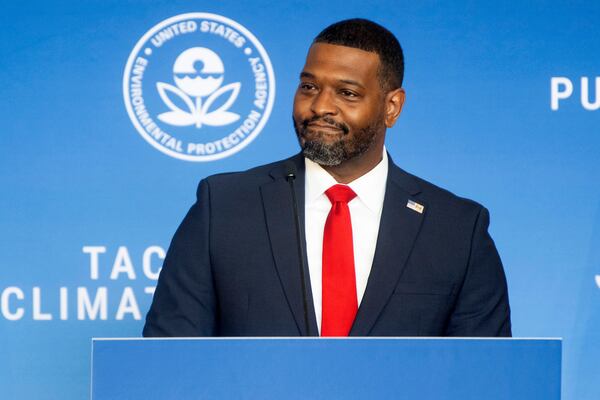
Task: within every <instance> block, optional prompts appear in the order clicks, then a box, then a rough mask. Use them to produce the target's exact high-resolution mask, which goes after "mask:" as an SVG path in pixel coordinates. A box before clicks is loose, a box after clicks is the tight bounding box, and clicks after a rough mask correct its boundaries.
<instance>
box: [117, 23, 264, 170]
mask: <svg viewBox="0 0 600 400" xmlns="http://www.w3.org/2000/svg"><path fill="white" fill-rule="evenodd" d="M123 97H124V99H125V107H126V108H127V113H128V114H129V118H131V121H132V122H133V125H134V126H135V128H136V129H137V131H138V132H139V134H140V135H142V137H143V138H144V139H146V141H147V142H148V143H150V144H151V145H152V146H154V147H155V148H156V149H158V150H160V151H162V152H163V153H165V154H168V155H170V156H172V157H175V158H179V159H181V160H187V161H212V160H218V159H220V158H224V157H227V156H230V155H232V154H234V153H236V152H238V151H240V150H241V149H243V148H244V147H246V146H247V145H248V144H249V143H250V142H251V141H252V140H253V139H254V138H255V137H256V136H258V134H259V133H260V131H261V130H262V128H263V127H264V126H265V124H266V123H267V120H268V119H269V115H270V114H271V109H272V108H273V102H274V100H275V75H274V73H273V66H272V65H271V61H270V60H269V56H268V55H267V52H266V51H265V49H264V48H263V46H262V45H261V44H260V42H259V41H258V39H256V37H255V36H254V35H253V34H252V33H250V31H248V30H247V29H246V28H244V27H243V26H242V25H240V24H238V23H237V22H235V21H232V20H231V19H229V18H226V17H223V16H220V15H216V14H208V13H188V14H181V15H177V16H175V17H172V18H169V19H167V20H165V21H162V22H161V23H159V24H158V25H156V26H154V27H153V28H152V29H150V30H149V31H148V32H146V34H144V36H142V38H141V39H140V40H139V41H138V42H137V44H136V45H135V47H134V48H133V51H132V52H131V54H130V55H129V58H128V60H127V65H126V66H125V73H124V75H123Z"/></svg>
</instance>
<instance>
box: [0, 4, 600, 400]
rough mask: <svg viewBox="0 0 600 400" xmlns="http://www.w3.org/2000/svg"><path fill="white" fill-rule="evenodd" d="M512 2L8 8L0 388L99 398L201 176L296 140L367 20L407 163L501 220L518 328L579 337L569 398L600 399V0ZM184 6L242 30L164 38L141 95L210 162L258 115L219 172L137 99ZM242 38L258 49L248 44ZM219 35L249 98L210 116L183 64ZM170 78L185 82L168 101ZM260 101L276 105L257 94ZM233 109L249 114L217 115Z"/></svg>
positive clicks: (569, 346) (0, 62) (567, 349)
mask: <svg viewBox="0 0 600 400" xmlns="http://www.w3.org/2000/svg"><path fill="white" fill-rule="evenodd" d="M496 3H498V2H496ZM496 3H494V4H493V5H483V3H479V2H470V1H465V2H456V1H453V2H428V1H425V2H414V1H410V2H409V1H401V2H396V1H388V2H383V1H381V2H374V3H373V2H371V3H369V4H367V3H365V4H361V3H359V2H356V1H349V0H344V1H337V0H332V1H329V2H317V1H312V0H304V1H288V2H272V1H266V0H261V1H254V2H239V1H220V2H211V3H206V2H183V1H157V2H152V3H150V2H148V3H145V2H140V1H122V0H121V1H106V0H104V1H89V2H76V1H71V2H42V1H35V0H32V1H29V2H28V3H27V4H26V7H25V5H24V4H16V3H15V4H3V5H2V11H1V12H0V37H2V40H1V41H0V55H1V56H0V76H1V77H2V78H1V84H0V99H1V101H0V126H1V129H2V133H1V138H2V140H1V142H0V188H1V189H0V224H1V230H0V252H1V254H2V258H1V261H0V338H1V340H0V398H19V399H55V398H61V399H81V398H85V397H87V396H88V393H89V367H90V359H89V357H90V355H89V354H90V338H91V337H93V336H94V337H101V336H119V337H123V336H139V335H140V332H141V328H142V325H143V317H144V315H145V312H146V310H147V309H148V306H149V304H150V300H151V293H152V288H153V286H154V285H155V283H156V281H155V279H156V274H157V272H158V270H159V268H160V265H161V260H162V256H163V255H164V250H165V249H166V248H167V247H168V243H169V240H170V238H171V236H172V234H173V233H174V231H175V229H176V227H177V226H178V224H179V222H180V221H181V219H182V218H183V216H184V214H185V212H186V211H187V209H188V208H189V206H190V205H191V204H192V203H193V201H194V198H195V187H196V184H197V182H198V181H199V180H200V179H201V178H202V177H204V176H207V175H209V174H213V173H217V172H223V171H232V170H240V169H246V168H249V167H251V166H254V165H257V164H262V163H266V162H269V161H272V160H277V159H281V158H284V157H287V156H288V155H290V154H292V153H295V152H296V151H297V150H298V147H297V143H296V140H295V136H294V133H293V129H292V125H291V108H292V97H293V93H294V90H295V87H296V85H297V82H298V73H299V71H300V69H301V68H302V65H303V62H304V58H305V55H306V51H307V49H308V46H309V44H310V42H311V40H312V38H313V37H314V36H315V35H316V34H317V33H318V32H319V31H320V30H321V29H322V28H323V27H325V26H326V25H328V24H330V23H332V22H334V21H337V20H339V19H343V18H350V17H356V16H360V17H366V18H370V19H373V20H375V21H377V22H379V23H381V24H383V25H384V26H386V27H388V28H389V29H391V30H392V31H393V32H394V33H395V34H396V35H397V36H398V38H399V39H400V42H401V43H402V45H403V47H404V50H405V55H406V78H405V89H406V92H407V103H406V105H405V108H404V111H403V114H402V116H401V118H400V120H399V122H398V123H397V125H396V127H395V128H394V129H392V130H391V131H389V132H388V141H387V148H388V150H389V152H390V153H391V155H392V157H393V158H394V160H395V161H396V162H397V163H398V164H399V165H401V166H402V167H403V168H404V169H406V170H408V171H410V172H413V173H415V174H417V175H419V176H421V177H423V178H425V179H428V180H430V181H433V182H434V183H436V184H438V185H441V186H443V187H446V188H448V189H450V190H452V191H453V192H455V193H457V194H459V195H462V196H465V197H470V198H473V199H475V200H477V201H479V202H481V203H483V204H484V205H486V206H487V207H488V208H489V209H490V212H491V217H492V223H491V227H490V229H491V233H492V235H493V237H494V239H495V241H496V243H497V246H498V249H499V251H500V253H501V256H502V259H503V261H504V264H505V269H506V273H507V277H508V283H509V290H510V298H511V305H512V310H513V326H514V328H513V332H514V335H515V336H521V337H535V336H544V337H564V338H565V342H564V370H563V395H564V399H566V400H586V399H598V398H600V386H598V385H597V384H596V383H595V380H594V378H597V377H598V375H599V374H600V367H598V363H599V362H600V312H599V310H600V184H599V182H598V180H599V179H598V178H599V177H600V161H599V157H600V128H599V124H598V122H599V116H600V111H598V109H599V108H600V80H597V79H596V76H600V40H598V38H599V37H600V28H599V27H598V21H599V20H600V6H599V5H598V3H597V2H593V1H588V2H570V4H569V5H566V4H563V3H559V2H555V3H553V2H530V3H529V4H528V5H516V4H514V3H509V2H506V3H503V4H496ZM500 3H502V2H500ZM185 13H212V14H216V15H218V16H222V17H224V18H225V19H223V18H221V19H220V20H219V21H220V22H218V21H217V22H218V23H220V24H221V25H223V26H222V27H220V28H219V27H218V25H212V27H211V26H210V25H209V26H208V28H207V31H206V32H203V31H202V29H203V27H202V25H201V19H197V26H196V28H195V29H193V27H191V26H187V27H182V28H181V29H180V30H179V31H178V32H177V34H175V33H173V32H171V33H170V34H171V36H172V38H168V41H166V42H165V44H164V45H162V46H156V45H155V44H152V43H151V42H150V44H146V45H145V46H143V44H144V43H142V44H141V45H140V46H141V47H139V49H138V50H140V51H142V53H140V54H138V55H140V56H141V57H142V58H145V60H146V61H147V62H148V65H147V69H146V70H145V72H146V74H145V75H144V80H143V88H142V90H143V96H144V97H143V98H144V100H145V103H144V104H145V106H147V111H148V113H149V115H150V116H151V117H152V119H153V121H154V123H155V126H156V127H159V128H160V129H161V130H162V131H163V132H168V133H169V134H170V135H171V137H173V138H175V139H176V140H179V141H181V146H182V151H183V152H185V151H188V148H187V147H186V146H187V144H189V143H188V142H193V143H196V144H198V143H200V142H202V144H203V146H204V147H202V149H203V150H202V151H204V152H205V153H206V154H208V153H211V152H210V150H211V147H210V146H209V145H207V143H209V142H211V143H213V146H216V145H214V142H215V141H217V140H221V142H220V143H221V146H222V147H223V149H225V147H226V145H227V144H226V143H225V142H226V139H223V138H226V137H229V136H228V135H230V134H231V133H232V132H234V131H236V129H242V128H238V127H243V126H244V124H245V123H246V119H248V118H249V115H251V112H252V111H253V110H254V111H257V112H259V114H260V116H258V117H256V118H254V119H253V121H254V122H253V124H254V125H253V126H252V127H251V128H248V127H246V128H247V129H246V128H244V129H246V132H245V133H244V132H242V133H240V134H239V135H238V136H236V137H237V139H238V141H239V143H233V142H231V143H228V144H229V145H230V146H231V148H233V147H235V146H239V147H237V148H236V149H235V151H232V152H230V154H225V155H222V157H221V158H218V159H215V160H212V161H206V160H205V159H204V162H195V161H186V160H182V159H180V158H177V157H175V156H173V154H171V155H169V154H166V152H163V151H161V150H160V149H159V147H160V145H159V144H157V143H158V142H156V141H155V142H154V145H152V144H151V143H150V142H151V141H152V139H151V135H150V134H148V135H150V136H148V135H147V137H146V138H145V137H143V136H142V135H141V134H140V132H139V130H138V128H139V127H137V128H136V125H135V123H134V122H133V120H132V118H130V113H128V112H127V109H126V101H125V99H124V97H125V98H127V93H125V96H124V91H123V87H124V75H125V78H126V80H125V87H129V88H130V89H131V88H132V86H131V82H132V81H131V80H127V79H128V74H127V71H126V64H127V62H128V60H129V59H130V57H132V56H131V54H132V52H134V50H135V49H136V48H137V47H136V46H137V45H138V42H140V40H141V39H142V38H143V37H144V35H146V33H147V32H150V31H152V29H155V27H157V26H158V25H159V24H160V23H161V22H162V21H164V20H167V19H169V18H172V17H175V16H178V15H181V14H185ZM205 17H206V16H205ZM187 20H189V19H187ZM209 20H210V19H207V18H205V21H208V22H210V21H212V22H215V21H216V20H214V19H213V20H210V21H209ZM226 20H231V21H233V22H228V23H224V22H223V21H226ZM182 21H186V19H185V18H184V19H182ZM217 22H215V23H217ZM235 23H237V24H235ZM240 25H241V27H240ZM226 28H229V30H227V29H226ZM185 29H188V30H189V32H183V31H182V30H185ZM245 30H247V32H246V31H245ZM227 32H229V33H227ZM232 32H235V33H236V34H238V35H240V37H243V38H245V42H244V43H243V44H242V45H241V46H237V44H239V42H238V43H237V44H236V38H235V37H234V36H235V35H234V34H233V33H232ZM165 35H167V33H163V39H165V38H167V36H165ZM193 35H196V36H193ZM250 36H253V37H255V39H256V40H254V41H253V40H251V38H250ZM237 40H239V39H237ZM157 43H158V39H157ZM203 43H204V45H205V46H207V47H211V48H213V49H214V50H215V52H216V53H217V54H218V56H219V57H220V59H221V61H222V64H223V68H221V70H219V65H218V63H216V64H214V65H213V67H214V68H212V69H211V70H206V71H204V72H203V73H205V74H204V75H202V78H211V79H213V80H215V79H216V80H219V79H221V78H222V81H219V82H218V83H217V84H215V85H216V86H215V87H220V88H225V86H226V85H229V84H234V83H236V82H237V83H241V89H240V90H239V93H238V94H237V95H235V94H233V92H235V90H234V89H233V87H232V86H230V87H229V88H230V89H228V91H225V92H223V96H222V97H219V98H218V99H214V98H213V100H214V101H213V102H212V108H211V107H208V108H207V109H205V110H204V111H202V112H201V111H198V110H201V109H202V107H197V105H198V103H197V101H199V102H200V103H201V104H203V105H206V104H207V103H209V101H208V98H209V97H210V96H211V95H209V94H208V93H209V92H210V93H212V95H213V97H215V98H216V97H217V96H214V94H215V93H217V92H216V91H213V92H211V90H209V89H207V90H206V91H205V92H202V93H200V92H198V91H196V92H194V90H192V88H190V87H189V86H186V84H182V85H180V84H177V81H176V80H175V78H176V77H179V78H183V77H184V75H185V71H183V73H182V74H180V72H181V71H173V70H172V67H173V66H174V64H173V63H174V62H175V59H176V57H177V55H178V54H180V53H181V52H182V51H183V50H184V49H186V48H190V47H194V46H202V45H203ZM207 43H208V44H207ZM257 43H258V44H257ZM169 46H171V47H169ZM261 46H262V47H264V52H261V51H260V47H261ZM146 49H150V54H148V53H144V52H146ZM247 49H249V50H247ZM248 51H249V53H248ZM204 55H205V56H206V54H204ZM253 56H257V57H255V58H257V60H256V63H257V64H254V65H258V64H261V65H262V66H263V67H264V70H263V72H264V73H263V75H260V73H259V72H257V70H256V69H253V66H254V65H253V64H252V62H251V61H249V59H250V58H252V57H253ZM134 60H135V59H134ZM268 60H270V64H271V65H272V70H273V71H272V72H273V73H272V74H270V73H268V72H269V71H268V64H269V62H268ZM204 61H205V63H204V65H205V66H210V65H212V64H211V63H210V62H208V61H207V60H206V59H204ZM215 65H216V66H215ZM256 68H257V69H260V68H259V67H256ZM138 72H139V71H138ZM177 74H179V75H177ZM158 82H163V83H166V84H168V85H170V87H171V91H170V92H169V93H167V94H165V96H167V98H169V99H170V100H171V103H172V104H170V103H169V101H167V100H165V98H163V97H161V96H160V93H159V91H158V89H157V86H156V84H157V83H158ZM127 85H129V86H127ZM173 87H174V88H175V89H172V88H173ZM178 89H179V91H178ZM196 89H197V90H200V89H202V88H200V89H198V88H196ZM204 89H206V87H204ZM260 90H263V92H261V93H259V91H260ZM126 92H127V91H126ZM182 93H183V94H182ZM199 93H200V94H199ZM169 96H170V97H169ZM261 96H262V97H261ZM130 98H131V97H130ZM260 98H262V99H263V100H265V102H264V103H263V106H264V107H263V108H260V107H259V106H258V105H257V104H256V103H254V101H255V100H259V99H260ZM186 99H188V100H190V101H191V104H192V106H193V107H192V106H190V105H189V103H188V102H186V101H187V100H186ZM198 99H200V100H198ZM232 99H233V100H232ZM269 101H274V103H273V106H272V110H271V111H270V113H269V112H267V111H268V108H269V107H268V102H269ZM229 103H231V104H229ZM186 107H187V108H186ZM173 110H175V111H173ZM177 110H180V111H181V112H182V113H183V114H185V115H188V114H189V117H185V116H182V114H181V112H180V113H179V114H178V116H177V117H173V118H174V119H172V120H171V122H172V123H173V122H175V123H179V124H180V125H176V124H172V123H171V124H169V123H166V122H164V121H161V120H159V118H158V116H159V114H161V113H165V112H169V111H173V112H176V111H177ZM194 110H196V111H194ZM219 110H220V111H222V112H223V113H227V112H229V113H232V114H235V115H237V116H238V117H239V119H236V121H235V122H227V121H228V119H227V118H230V119H232V118H235V116H231V115H230V116H229V117H227V116H224V115H222V114H219V115H217V114H211V117H208V116H207V114H208V113H209V112H212V111H219ZM177 112H179V111H177ZM194 112H196V114H194ZM194 115H196V117H194ZM197 115H201V116H200V117H197ZM227 115H229V114H227ZM138 117H139V116H138ZM184 117H185V118H188V120H186V119H185V118H184ZM193 118H197V119H193ZM207 118H208V119H207ZM250 119H252V118H250ZM186 121H187V122H186ZM190 121H192V122H190ZM197 121H200V122H201V124H202V127H197V126H196V123H197ZM206 121H209V122H208V124H207V122H206ZM211 121H212V122H211ZM210 123H212V124H213V125H210ZM182 124H183V125H182ZM185 124H187V125H185ZM215 124H216V125H215ZM219 124H221V125H219ZM261 124H263V125H264V126H262V127H261ZM138 125H140V126H142V130H143V129H145V128H146V127H147V126H149V125H147V126H143V125H141V124H140V123H138ZM242 130H243V129H242ZM199 132H201V133H199ZM240 132H241V131H240ZM194 135H197V136H194ZM198 135H199V136H198ZM197 138H201V139H197ZM192 139H193V140H192ZM234 139H235V137H232V138H229V139H227V140H230V141H233V140H234ZM165 143H166V141H165ZM165 143H163V144H161V145H165ZM171 144H173V143H171ZM173 145H174V146H175V148H177V144H176V143H175V144H173ZM198 148H199V147H198V146H196V147H195V148H194V149H193V151H196V152H198V151H199V150H198ZM212 150H213V153H211V154H216V153H219V151H218V150H216V149H212ZM174 151H175V150H174ZM175 152H177V151H175ZM240 206H243V203H242V202H241V204H240Z"/></svg>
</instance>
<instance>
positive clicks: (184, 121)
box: [156, 47, 241, 128]
mask: <svg viewBox="0 0 600 400" xmlns="http://www.w3.org/2000/svg"><path fill="white" fill-rule="evenodd" d="M224 73H225V68H224V66H223V61H221V58H219V56H218V55H217V53H215V52H214V51H212V50H210V49H207V48H205V47H192V48H190V49H187V50H185V51H184V52H182V53H181V54H180V55H179V56H178V57H177V59H176V60H175V64H174V65H173V80H174V81H175V84H176V85H177V86H173V85H170V84H168V83H164V82H157V83H156V88H157V89H158V93H159V95H160V98H161V99H162V101H163V102H164V103H165V105H166V106H167V107H168V108H169V109H170V110H171V111H167V112H164V113H162V114H159V115H158V119H160V120H161V121H163V122H165V123H167V124H169V125H173V126H191V125H195V126H196V128H201V127H202V125H208V126H223V125H228V124H231V123H233V122H235V121H237V120H238V119H239V118H240V116H239V115H238V114H236V113H233V112H230V111H228V110H229V108H230V107H231V106H232V105H233V103H234V102H235V100H236V98H237V96H238V94H239V92H240V86H241V83H240V82H234V83H230V84H228V85H225V86H221V84H222V83H223V74H224ZM227 93H229V97H228V98H227V100H226V101H225V102H224V103H223V104H221V105H220V106H218V107H216V109H213V110H211V108H213V107H212V106H213V104H215V101H216V100H217V99H219V98H220V97H222V96H223V97H224V96H226V95H227ZM170 96H175V99H178V100H179V101H177V104H176V102H175V101H173V100H172V99H171V98H170ZM204 97H206V99H204V100H203V98H204ZM178 104H179V105H181V106H185V109H182V108H181V107H180V106H178Z"/></svg>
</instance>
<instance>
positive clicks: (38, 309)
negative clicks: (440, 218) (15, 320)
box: [33, 286, 52, 321]
mask: <svg viewBox="0 0 600 400" xmlns="http://www.w3.org/2000/svg"><path fill="white" fill-rule="evenodd" d="M33 319H34V320H35V321H50V320H51V319H52V314H50V313H44V312H42V296H41V290H40V288H39V287H38V286H35V287H34V288H33Z"/></svg>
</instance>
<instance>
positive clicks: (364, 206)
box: [304, 148, 388, 334]
mask: <svg viewBox="0 0 600 400" xmlns="http://www.w3.org/2000/svg"><path fill="white" fill-rule="evenodd" d="M305 163H306V183H305V214H304V216H305V217H304V218H305V221H304V223H305V227H306V253H307V256H308V270H309V273H310V283H311V288H312V295H313V302H314V305H315V314H316V316H317V326H318V327H319V334H320V333H321V316H322V314H321V311H322V266H323V231H324V229H325V220H326V219H327V215H328V214H329V210H330V209H331V202H330V201H329V199H328V198H327V195H326V194H325V191H326V190H327V189H329V188H330V187H331V186H333V185H336V184H337V183H338V182H336V180H335V179H334V178H333V177H332V176H331V175H329V173H328V172H327V171H325V170H324V169H323V168H322V167H321V166H320V165H319V164H317V163H315V162H313V161H311V160H309V159H306V158H305ZM387 174H388V158H387V153H386V151H385V148H384V149H383V158H382V160H381V162H380V163H379V164H377V166H376V167H375V168H373V169H372V170H371V171H369V172H367V173H366V174H365V175H363V176H361V177H360V178H358V179H356V180H354V181H352V182H350V183H349V184H348V186H350V188H351V189H352V190H353V191H354V193H356V197H355V198H354V199H352V200H351V201H350V202H349V203H348V208H349V209H350V218H351V220H352V243H353V247H354V268H355V273H356V296H357V300H358V304H359V305H360V302H361V300H362V298H363V295H364V293H365V289H366V287H367V280H368V278H369V273H370V272H371V265H372V264H373V256H374V255H375V246H376V244H377V234H378V232H379V220H380V219H381V210H382V209H383V198H384V196H385V184H386V181H387Z"/></svg>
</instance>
